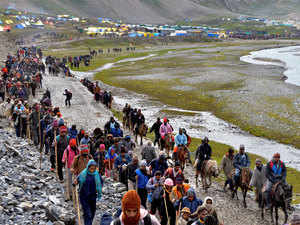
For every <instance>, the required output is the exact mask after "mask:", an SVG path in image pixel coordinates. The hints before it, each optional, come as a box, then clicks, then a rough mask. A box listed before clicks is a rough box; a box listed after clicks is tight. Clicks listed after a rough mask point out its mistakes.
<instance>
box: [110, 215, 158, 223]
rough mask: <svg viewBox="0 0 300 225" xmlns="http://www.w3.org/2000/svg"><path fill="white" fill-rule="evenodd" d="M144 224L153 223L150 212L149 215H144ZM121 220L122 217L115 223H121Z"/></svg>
mask: <svg viewBox="0 0 300 225" xmlns="http://www.w3.org/2000/svg"><path fill="white" fill-rule="evenodd" d="M143 220H144V225H152V221H151V217H150V214H149V213H148V214H147V216H145V217H144V219H143ZM121 224H122V223H121V220H120V218H118V219H116V220H115V221H114V225H121Z"/></svg>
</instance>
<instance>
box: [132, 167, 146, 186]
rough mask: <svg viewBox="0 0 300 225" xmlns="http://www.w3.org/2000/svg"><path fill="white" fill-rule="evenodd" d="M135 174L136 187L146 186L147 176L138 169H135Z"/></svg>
mask: <svg viewBox="0 0 300 225" xmlns="http://www.w3.org/2000/svg"><path fill="white" fill-rule="evenodd" d="M135 174H136V175H137V176H138V183H137V185H138V188H146V185H147V183H148V180H149V177H148V176H147V175H145V174H143V172H142V171H141V170H140V169H137V170H136V171H135Z"/></svg>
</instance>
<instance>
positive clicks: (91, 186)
mask: <svg viewBox="0 0 300 225" xmlns="http://www.w3.org/2000/svg"><path fill="white" fill-rule="evenodd" d="M74 183H75V184H79V199H80V203H81V206H82V210H83V218H84V225H92V224H93V219H94V217H95V213H96V202H97V200H100V199H101V196H102V183H101V178H100V175H99V172H98V171H97V163H96V162H95V161H94V160H90V161H89V162H88V164H87V167H86V168H85V169H84V170H83V171H82V172H81V173H80V174H79V176H78V177H77V179H76V180H75V182H74Z"/></svg>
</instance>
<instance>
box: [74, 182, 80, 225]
mask: <svg viewBox="0 0 300 225" xmlns="http://www.w3.org/2000/svg"><path fill="white" fill-rule="evenodd" d="M75 196H76V208H77V219H78V225H81V219H80V208H79V198H78V191H77V188H76V190H75Z"/></svg>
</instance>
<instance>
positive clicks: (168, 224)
mask: <svg viewBox="0 0 300 225" xmlns="http://www.w3.org/2000/svg"><path fill="white" fill-rule="evenodd" d="M164 194H165V197H164V203H165V208H166V214H167V220H168V223H167V225H170V220H169V213H168V208H167V201H166V190H164Z"/></svg>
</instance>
